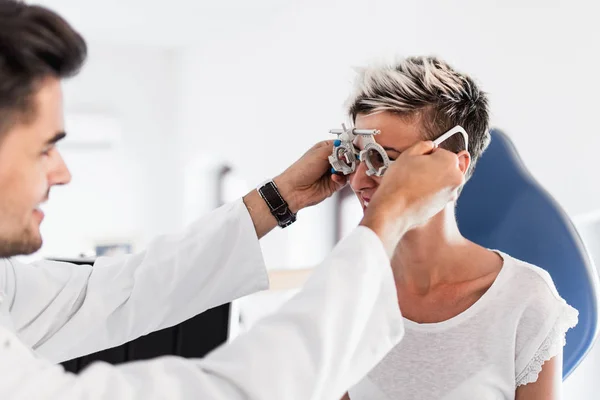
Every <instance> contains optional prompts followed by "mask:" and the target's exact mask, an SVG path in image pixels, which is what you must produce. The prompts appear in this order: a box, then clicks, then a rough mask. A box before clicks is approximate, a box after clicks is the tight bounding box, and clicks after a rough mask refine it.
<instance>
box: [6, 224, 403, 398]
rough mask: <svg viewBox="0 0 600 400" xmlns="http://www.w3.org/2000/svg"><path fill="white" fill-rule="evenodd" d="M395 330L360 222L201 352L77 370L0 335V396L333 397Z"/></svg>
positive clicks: (394, 305) (381, 268)
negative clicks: (266, 309) (257, 312)
mask: <svg viewBox="0 0 600 400" xmlns="http://www.w3.org/2000/svg"><path fill="white" fill-rule="evenodd" d="M402 335H403V323H402V317H401V314H400V310H399V308H398V302H397V297H396V289H395V286H394V281H393V277H392V273H391V269H390V266H389V261H388V259H387V256H386V254H385V252H384V249H383V246H382V244H381V242H380V241H379V239H378V238H377V237H376V236H375V234H374V233H373V232H371V231H370V230H369V229H367V228H362V227H361V228H358V229H357V230H356V231H355V232H354V233H352V234H351V235H350V236H349V237H348V238H347V239H345V240H344V241H343V242H342V243H341V244H340V245H338V246H337V247H336V249H335V250H334V252H333V253H332V254H331V255H330V257H328V259H327V260H326V261H325V262H324V263H323V264H322V265H321V266H319V267H318V268H317V269H316V271H315V272H314V274H313V276H312V277H311V279H310V280H309V281H308V282H307V283H306V285H305V287H304V289H303V290H302V291H300V292H299V293H298V294H297V295H296V296H295V297H293V298H292V299H291V300H290V301H288V302H287V303H285V304H284V305H283V306H282V307H281V308H280V310H279V311H278V312H276V313H274V314H272V315H270V316H268V317H265V318H264V319H262V320H261V321H259V322H257V323H256V325H255V326H254V327H253V328H252V329H250V330H249V331H248V332H246V333H245V334H243V335H241V336H239V337H238V338H236V339H235V340H234V341H232V342H231V343H229V344H227V345H224V346H222V347H220V348H219V349H217V350H215V351H214V352H212V353H211V354H209V355H208V356H207V357H206V358H205V359H202V360H186V359H182V358H176V357H164V358H159V359H155V360H151V361H140V362H136V363H130V364H124V365H122V366H116V367H115V366H111V365H108V364H105V363H95V364H92V365H91V366H90V367H89V368H88V369H86V370H84V372H83V373H82V374H80V375H79V376H75V375H72V374H68V373H65V372H63V371H62V370H61V369H60V367H58V366H52V365H49V364H48V363H46V362H45V361H44V360H41V359H32V360H31V362H29V363H28V364H27V365H25V364H24V363H23V360H18V359H17V356H16V355H15V354H16V353H17V352H18V343H17V344H15V345H11V344H10V343H6V342H5V343H4V345H3V346H2V343H1V342H0V353H1V354H2V355H1V356H0V366H2V368H1V369H0V375H1V376H2V379H1V380H0V398H27V399H29V398H36V399H67V400H69V399H111V400H119V399H164V398H169V399H211V400H241V399H248V400H281V399H286V400H317V399H319V400H320V399H323V400H338V399H339V398H340V397H341V396H342V394H343V393H344V391H345V390H346V389H348V387H350V386H351V385H353V384H355V383H356V382H357V381H358V380H359V379H360V378H361V377H362V376H363V375H365V374H366V373H367V372H368V371H369V370H370V369H371V368H373V367H374V366H375V365H376V364H377V363H378V362H379V361H380V360H381V359H382V358H383V356H384V355H385V354H386V353H387V352H388V351H389V350H391V349H392V347H393V346H395V345H396V344H397V343H398V342H399V340H400V339H401V337H402ZM0 340H1V338H0ZM11 360H12V363H11Z"/></svg>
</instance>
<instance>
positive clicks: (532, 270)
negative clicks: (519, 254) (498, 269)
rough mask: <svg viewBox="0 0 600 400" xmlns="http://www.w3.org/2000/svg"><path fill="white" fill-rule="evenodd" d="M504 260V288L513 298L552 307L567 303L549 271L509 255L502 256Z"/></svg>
mask: <svg viewBox="0 0 600 400" xmlns="http://www.w3.org/2000/svg"><path fill="white" fill-rule="evenodd" d="M502 258H503V259H504V267H503V268H505V269H506V271H504V272H505V273H506V275H507V278H506V279H505V285H504V286H505V287H506V290H508V291H509V292H510V293H511V296H512V297H513V298H519V299H521V300H522V301H526V302H533V303H538V304H540V305H542V304H549V305H551V306H555V305H556V303H557V302H558V303H564V302H565V300H564V299H563V298H562V297H561V296H560V294H559V293H558V290H557V289H556V285H555V284H554V281H553V280H552V277H551V276H550V274H549V273H548V271H546V270H545V269H543V268H541V267H539V266H537V265H533V264H531V263H528V262H526V261H523V260H519V259H517V258H515V257H512V256H510V255H508V254H502Z"/></svg>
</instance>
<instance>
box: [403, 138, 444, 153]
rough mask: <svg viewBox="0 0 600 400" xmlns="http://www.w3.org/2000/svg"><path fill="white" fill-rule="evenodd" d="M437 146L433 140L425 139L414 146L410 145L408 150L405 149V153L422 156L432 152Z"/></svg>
mask: <svg viewBox="0 0 600 400" xmlns="http://www.w3.org/2000/svg"><path fill="white" fill-rule="evenodd" d="M436 147H437V146H436V145H435V144H434V143H433V142H432V141H431V140H425V141H421V142H418V143H415V144H414V145H413V146H411V147H409V148H408V150H406V151H404V152H403V154H404V153H406V154H408V155H411V156H422V155H424V154H429V153H431V152H432V151H433V150H434V149H435V148H436Z"/></svg>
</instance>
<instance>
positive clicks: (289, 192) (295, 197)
mask: <svg viewBox="0 0 600 400" xmlns="http://www.w3.org/2000/svg"><path fill="white" fill-rule="evenodd" d="M273 182H274V183H275V186H277V189H278V190H279V193H280V194H281V197H283V199H284V200H285V201H286V203H287V204H288V207H289V209H290V211H291V212H292V213H294V214H296V213H297V212H298V211H300V210H301V209H302V208H304V206H303V205H302V204H301V203H302V202H301V200H300V196H299V193H298V191H297V190H296V189H295V188H294V187H293V185H292V184H291V182H289V180H287V179H285V177H283V176H281V175H279V176H277V177H276V178H274V179H273Z"/></svg>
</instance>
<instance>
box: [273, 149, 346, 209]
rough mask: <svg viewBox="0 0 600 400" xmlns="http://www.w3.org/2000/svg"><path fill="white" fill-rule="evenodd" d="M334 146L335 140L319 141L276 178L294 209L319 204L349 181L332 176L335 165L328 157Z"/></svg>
mask: <svg viewBox="0 0 600 400" xmlns="http://www.w3.org/2000/svg"><path fill="white" fill-rule="evenodd" d="M332 149H333V141H331V140H327V141H324V142H319V143H317V144H316V145H315V146H313V147H312V148H311V149H310V150H308V151H307V152H306V153H305V154H304V155H303V156H302V157H301V158H300V159H299V160H298V161H296V162H295V163H294V164H292V166H291V167H289V168H288V169H286V170H285V171H284V172H283V173H282V174H281V175H279V176H278V177H276V178H275V179H274V182H275V184H276V185H277V187H278V188H279V192H280V193H281V196H282V197H283V198H284V199H285V201H287V203H288V205H289V206H290V209H291V210H292V212H294V213H295V212H298V210H301V209H303V208H305V207H310V206H314V205H315V204H319V203H320V202H322V201H323V200H325V199H326V198H328V197H330V196H331V195H332V194H334V193H335V192H336V191H337V190H339V189H341V188H342V187H344V185H345V184H346V178H345V177H341V176H340V177H338V176H334V178H332V175H331V174H330V173H329V171H330V170H331V165H330V164H329V161H328V159H327V157H328V156H329V155H330V154H331V151H332Z"/></svg>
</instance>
